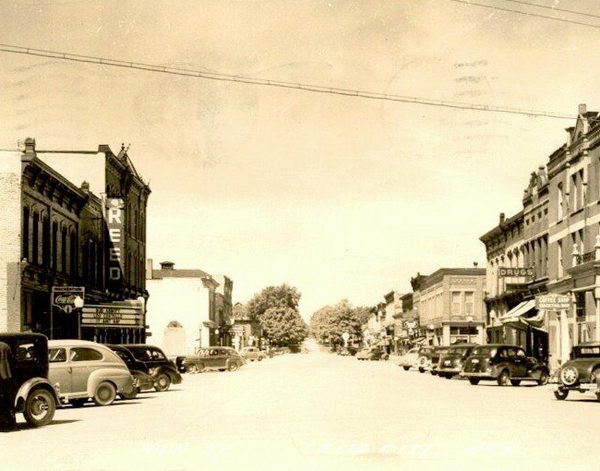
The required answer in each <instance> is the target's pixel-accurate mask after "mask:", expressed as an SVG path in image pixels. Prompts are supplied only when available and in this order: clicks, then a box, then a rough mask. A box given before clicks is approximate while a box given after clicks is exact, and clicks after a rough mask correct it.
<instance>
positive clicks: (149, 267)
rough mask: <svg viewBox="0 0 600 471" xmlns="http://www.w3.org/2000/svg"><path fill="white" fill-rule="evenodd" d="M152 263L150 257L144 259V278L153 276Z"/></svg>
mask: <svg viewBox="0 0 600 471" xmlns="http://www.w3.org/2000/svg"><path fill="white" fill-rule="evenodd" d="M152 265H153V262H152V259H151V258H147V259H146V279H147V280H151V279H152V278H153V277H152V270H153V268H152Z"/></svg>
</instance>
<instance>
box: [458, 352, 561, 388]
mask: <svg viewBox="0 0 600 471" xmlns="http://www.w3.org/2000/svg"><path fill="white" fill-rule="evenodd" d="M460 375H461V376H464V377H466V378H468V380H469V382H470V383H471V384H474V385H475V384H478V383H479V381H481V380H488V381H496V382H497V383H498V384H499V385H500V386H508V385H510V384H512V385H513V386H518V385H519V384H521V381H535V382H537V383H538V384H539V385H544V384H547V383H548V379H549V377H550V371H549V370H548V367H547V366H546V365H545V364H543V363H541V362H540V361H538V360H537V359H535V358H533V357H528V356H527V355H526V354H525V350H523V349H522V348H521V347H518V346H516V345H504V344H488V345H481V346H479V347H475V348H473V350H471V354H470V355H469V357H468V358H467V360H466V361H465V364H464V366H463V369H462V371H461V372H460Z"/></svg>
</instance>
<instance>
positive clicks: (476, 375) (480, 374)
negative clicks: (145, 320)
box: [459, 371, 496, 379]
mask: <svg viewBox="0 0 600 471" xmlns="http://www.w3.org/2000/svg"><path fill="white" fill-rule="evenodd" d="M459 374H460V376H462V377H464V378H479V379H496V377H495V376H494V375H492V374H491V373H485V372H468V373H467V372H466V371H461V372H460V373H459Z"/></svg>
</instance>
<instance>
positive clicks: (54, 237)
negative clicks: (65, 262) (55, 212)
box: [52, 221, 58, 270]
mask: <svg viewBox="0 0 600 471" xmlns="http://www.w3.org/2000/svg"><path fill="white" fill-rule="evenodd" d="M57 260H58V223H57V222H56V221H53V222H52V269H54V270H56V269H57V266H56V264H57Z"/></svg>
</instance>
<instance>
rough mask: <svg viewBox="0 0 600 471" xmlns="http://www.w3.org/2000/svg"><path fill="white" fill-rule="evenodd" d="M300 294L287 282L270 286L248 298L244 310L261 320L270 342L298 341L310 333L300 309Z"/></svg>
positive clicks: (291, 342) (296, 343) (280, 344)
mask: <svg viewBox="0 0 600 471" xmlns="http://www.w3.org/2000/svg"><path fill="white" fill-rule="evenodd" d="M300 296H301V294H300V292H299V291H298V290H297V289H296V288H294V287H293V286H288V285H287V284H282V285H280V286H268V287H267V288H265V289H263V290H262V291H261V292H260V293H257V294H255V295H254V297H253V298H252V299H251V300H250V301H248V303H247V304H246V305H245V313H246V315H247V316H248V317H249V318H250V319H252V320H258V321H259V322H260V324H261V326H262V328H263V335H264V336H265V337H266V338H267V339H268V340H269V343H270V344H271V345H275V346H281V347H283V346H290V345H298V344H300V343H301V342H302V341H303V340H304V339H305V338H306V337H307V336H308V327H307V326H306V323H305V322H304V320H303V319H302V317H300V313H299V311H298V303H299V302H300Z"/></svg>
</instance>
